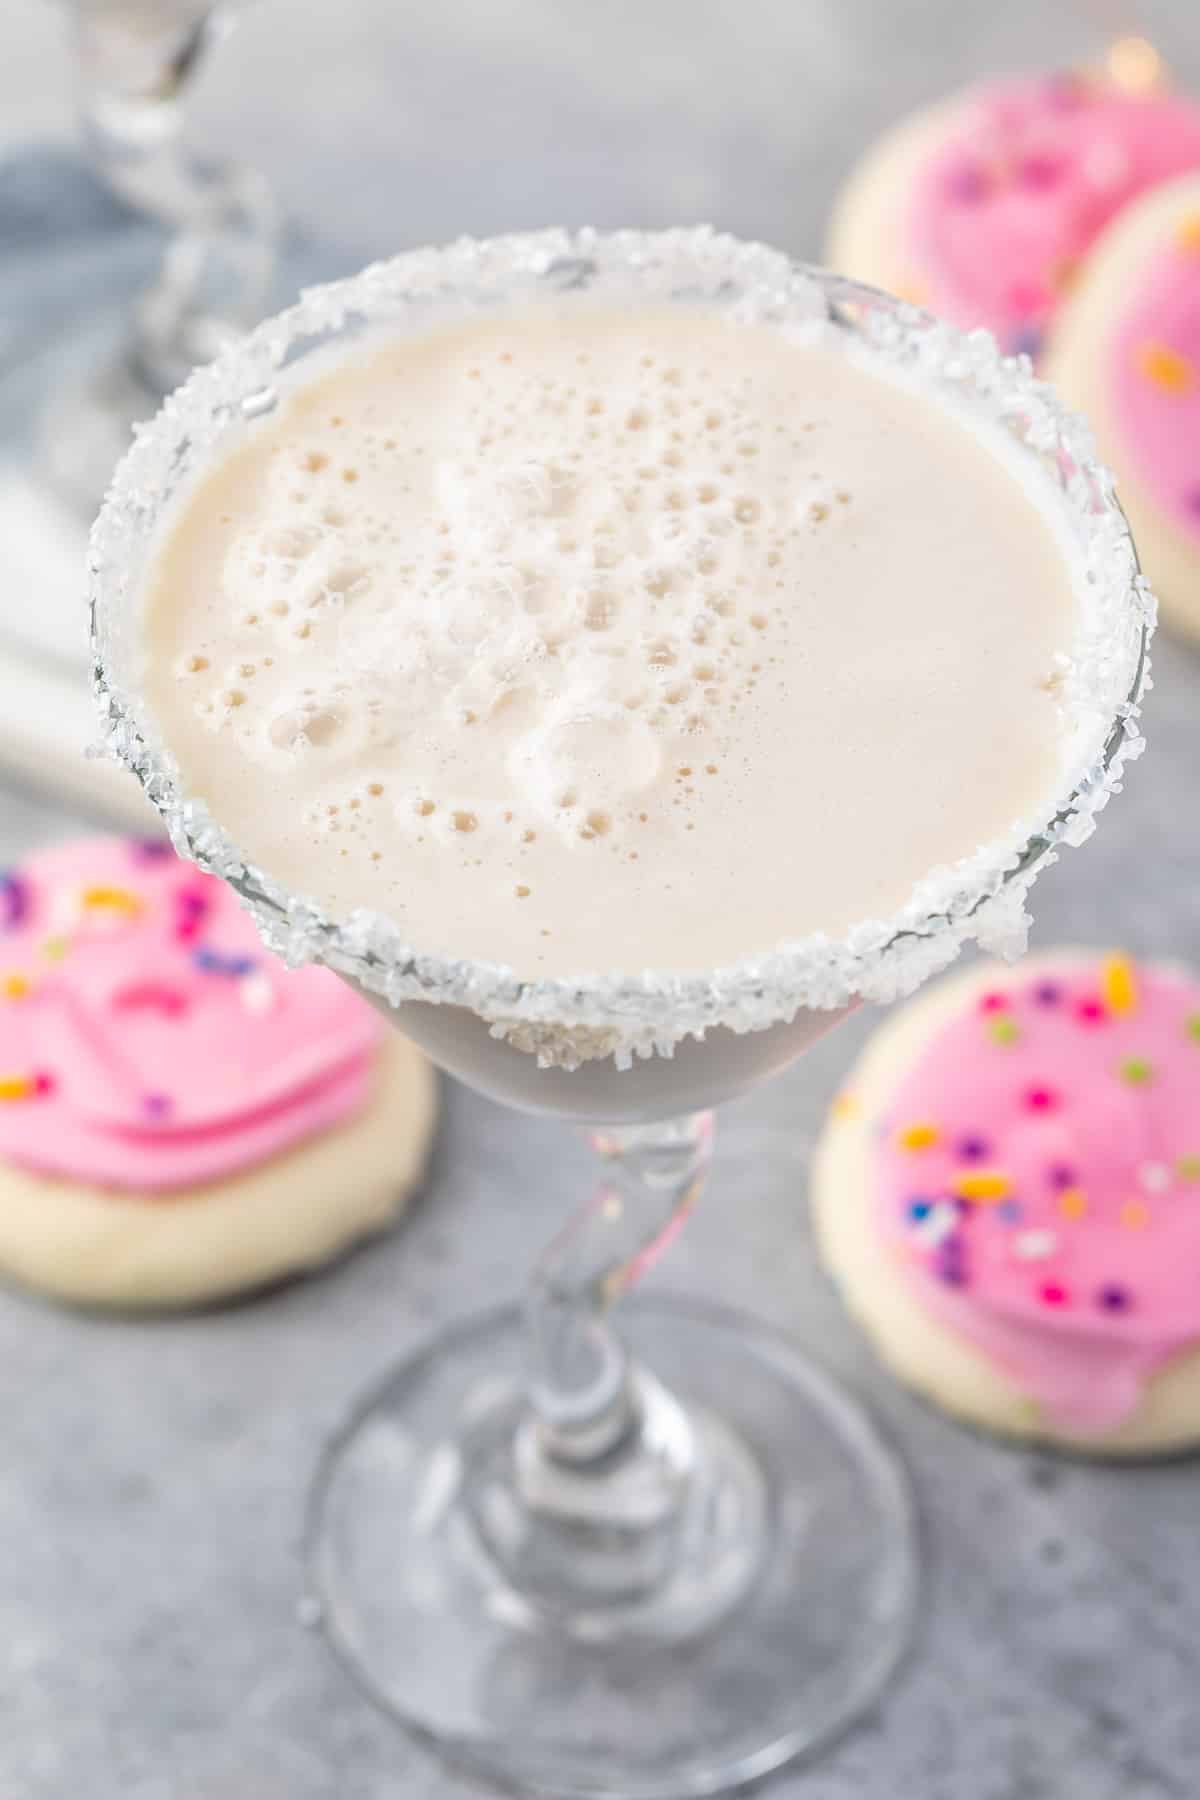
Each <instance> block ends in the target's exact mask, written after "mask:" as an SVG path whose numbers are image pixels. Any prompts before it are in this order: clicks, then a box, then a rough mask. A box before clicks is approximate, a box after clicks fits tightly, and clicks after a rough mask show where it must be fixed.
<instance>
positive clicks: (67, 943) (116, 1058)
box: [0, 838, 434, 1306]
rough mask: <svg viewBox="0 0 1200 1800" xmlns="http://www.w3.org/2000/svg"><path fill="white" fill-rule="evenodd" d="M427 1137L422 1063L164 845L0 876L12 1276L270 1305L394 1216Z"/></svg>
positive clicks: (61, 1291) (130, 847)
mask: <svg viewBox="0 0 1200 1800" xmlns="http://www.w3.org/2000/svg"><path fill="white" fill-rule="evenodd" d="M433 1116H434V1091H433V1083H432V1077H431V1074H430V1071H429V1070H428V1068H427V1066H426V1065H425V1063H424V1062H423V1060H422V1059H421V1057H420V1056H419V1055H418V1054H417V1052H416V1051H415V1050H413V1049H412V1048H411V1047H410V1046H409V1045H408V1044H407V1043H406V1042H405V1041H404V1040H403V1039H402V1038H400V1036H399V1035H398V1034H397V1033H390V1034H389V1033H387V1031H386V1028H385V1027H384V1025H383V1024H382V1023H381V1021H380V1020H379V1019H378V1018H377V1017H376V1015H375V1014H374V1013H373V1012H372V1010H371V1009H370V1008H369V1007H368V1006H366V1005H365V1004H364V1003H363V1002H362V1001H361V1000H359V999H357V998H356V997H355V996H354V995H353V994H352V993H351V992H350V991H349V989H348V988H346V987H345V986H343V984H342V983H341V982H339V981H338V979H337V978H336V976H334V975H331V974H330V973H329V972H328V971H326V970H324V969H318V968H309V969H301V970H298V971H295V972H290V971H288V970H286V969H285V968H284V967H283V965H282V964H281V963H279V962H277V961H276V960H275V958H274V957H272V956H270V955H268V954H267V952H266V951H265V950H264V949H263V947H262V945H261V943H260V941H259V939H258V936H257V933H256V932H255V929H254V926H253V923H252V922H251V919H250V917H249V915H248V914H247V913H246V912H244V911H243V910H242V909H241V907H240V906H239V905H238V904H237V901H236V900H235V898H234V896H233V894H232V892H231V891H230V890H229V889H228V888H227V887H226V886H225V885H224V884H223V883H222V882H219V881H216V880H214V879H212V878H211V877H209V876H206V875H202V874H200V873H199V872H198V871H197V870H195V869H193V868H192V867H191V866H190V865H188V864H186V863H181V862H180V861H178V859H177V858H176V857H175V855H174V853H173V852H172V851H171V850H170V849H169V848H167V847H166V846H165V845H162V844H158V843H143V842H138V841H136V840H129V839H121V838H93V839H85V840H83V841H82V842H76V843H71V844H63V845H59V846H57V847H56V848H54V849H51V850H45V851H42V852H40V853H39V854H37V855H36V856H33V857H31V858H30V860H29V861H28V862H27V863H26V864H25V865H24V866H23V867H22V868H20V869H17V870H14V871H12V872H10V873H8V874H5V875H2V876H0V1269H2V1270H3V1271H4V1272H6V1273H8V1274H10V1275H13V1276H16V1277H17V1278H18V1279H20V1280H22V1281H25V1282H27V1283H28V1284H29V1285H30V1286H33V1287H38V1288H42V1289H44V1290H45V1291H47V1292H49V1293H53V1294H56V1295H59V1296H61V1297H63V1298H65V1299H72V1300H79V1301H84V1302H88V1303H93V1304H106V1305H121V1306H166V1305H173V1304H175V1305H179V1304H188V1303H192V1302H195V1301H199V1300H207V1299H213V1298H215V1297H217V1296H221V1295H227V1294H231V1293H234V1292H236V1291H239V1290H244V1289H247V1288H253V1287H257V1286H260V1285H261V1284H263V1283H264V1282H267V1281H270V1280H273V1279H275V1278H277V1277H279V1276H282V1275H285V1274H289V1273H292V1272H294V1271H296V1270H298V1269H302V1268H306V1267H309V1266H311V1265H312V1264H314V1263H317V1262H319V1261H321V1260H322V1259H323V1258H325V1257H327V1256H329V1255H331V1254H333V1253H334V1252H335V1251H337V1250H339V1249H341V1248H342V1247H343V1246H344V1245H346V1244H348V1243H349V1242H351V1241H352V1240H353V1239H354V1238H355V1237H357V1236H359V1235H360V1234H362V1233H363V1232H365V1231H369V1230H372V1229H375V1228H378V1227H379V1226H381V1225H382V1224H383V1223H385V1222H386V1221H387V1220H388V1219H389V1218H390V1217H392V1216H393V1215H394V1214H395V1213H396V1212H397V1211H398V1210H399V1209H400V1206H401V1204H402V1202H403V1200H404V1198H405V1196H406V1194H407V1192H408V1190H409V1189H410V1187H411V1185H412V1183H413V1182H414V1181H415V1179H416V1177H417V1175H418V1174H419V1172H420V1169H421V1167H422V1164H423V1161H424V1155H425V1150H426V1146H427V1144H428V1140H429V1136H430V1131H431V1127H432V1123H433Z"/></svg>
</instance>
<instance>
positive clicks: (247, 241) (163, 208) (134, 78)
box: [41, 0, 278, 517]
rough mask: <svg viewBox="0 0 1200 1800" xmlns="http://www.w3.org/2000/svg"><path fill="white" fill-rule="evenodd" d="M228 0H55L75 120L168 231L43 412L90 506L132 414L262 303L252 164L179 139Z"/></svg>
mask: <svg viewBox="0 0 1200 1800" xmlns="http://www.w3.org/2000/svg"><path fill="white" fill-rule="evenodd" d="M236 3H237V0H233V3H232V4H231V3H230V0H224V3H220V4H219V3H218V0H65V4H66V6H67V9H68V12H69V15H70V25H71V32H72V37H73V40H74V52H75V64H76V71H77V76H78V82H79V89H80V121H81V126H82V132H83V140H84V146H85V149H86V151H87V155H88V158H89V161H90V162H91V165H92V167H93V168H94V169H95V171H96V173H97V174H98V175H99V176H100V177H101V179H102V180H103V181H104V183H105V185H106V186H107V187H108V188H109V189H110V190H111V191H112V192H113V193H114V194H115V195H117V197H118V198H119V199H121V200H124V201H125V202H126V203H127V204H129V205H130V206H132V207H133V208H134V209H135V210H136V211H137V212H139V213H141V214H143V215H145V216H146V217H147V218H149V219H151V220H156V221H158V222H160V223H161V224H163V225H165V226H166V228H167V230H168V232H169V234H170V235H169V241H168V243H167V248H166V252H165V254H164V256H163V260H162V263H161V266H160V268H159V270H158V272H157V274H156V275H155V277H154V279H153V281H152V282H151V283H150V285H149V286H148V287H147V288H146V289H145V291H144V292H143V293H142V294H141V295H140V297H139V298H138V300H137V301H136V303H135V304H134V306H133V307H132V309H131V311H130V314H129V316H128V318H123V319H122V320H121V323H120V328H119V333H118V338H117V341H116V342H115V343H114V342H112V341H111V339H112V335H113V334H112V330H111V326H106V330H107V333H108V335H107V337H106V338H105V339H104V340H103V343H102V346H101V347H100V348H97V345H96V344H93V345H92V346H91V348H90V352H89V354H88V355H86V356H85V357H84V358H83V367H82V370H81V371H80V370H77V371H76V372H75V373H72V372H71V371H70V370H68V371H67V372H66V374H65V376H64V377H63V378H62V380H61V382H60V384H59V389H58V392H57V393H56V394H55V396H54V398H53V399H52V401H51V403H50V404H49V406H48V407H47V409H46V411H45V414H44V416H43V419H42V422H41V460H42V464H43V466H44V468H45V470H46V472H47V474H48V475H49V477H50V479H51V482H52V484H53V486H54V487H55V489H56V490H57V492H58V493H59V494H60V495H61V496H62V497H63V498H65V499H66V500H67V501H68V502H70V503H71V504H72V505H74V506H75V507H77V508H78V509H79V510H80V511H82V512H83V513H84V514H85V515H87V516H89V517H90V515H91V514H92V512H93V511H94V510H95V507H96V506H97V504H98V503H99V500H100V497H101V496H102V494H103V493H104V490H105V488H106V487H107V485H108V482H109V479H110V478H111V475H112V472H113V469H114V468H115V466H116V464H117V462H118V460H119V459H120V457H121V456H122V455H123V454H124V452H125V450H126V449H127V447H128V445H129V440H130V437H131V436H132V432H133V427H134V425H135V424H136V423H137V422H138V421H140V420H142V419H145V418H147V417H149V415H150V414H151V413H153V412H155V411H156V410H157V408H158V406H159V405H160V403H161V401H162V398H163V396H164V395H165V394H168V393H170V391H171V390H172V388H175V387H177V386H178V385H179V383H180V382H181V381H183V380H184V379H185V377H186V376H187V375H188V374H189V373H190V371H191V370H192V368H193V367H194V366H195V365H196V364H197V363H200V362H207V361H208V359H209V358H210V357H211V356H213V355H215V353H216V351H217V350H218V349H219V348H220V346H221V345H222V344H223V343H225V342H227V341H228V340H229V338H230V337H232V336H236V335H237V334H238V333H239V332H241V331H244V330H245V329H246V328H247V327H248V326H250V325H252V324H254V323H255V321H256V320H257V319H259V318H260V317H261V316H262V310H263V306H264V303H265V301H266V298H267V294H268V291H269V289H270V285H271V279H272V276H273V274H274V271H275V265H276V252H277V243H278V219H277V214H276V209H275V205H274V202H273V200H272V198H271V195H270V191H269V189H268V187H267V184H266V182H265V181H264V180H263V179H262V177H261V176H259V175H258V174H257V173H256V172H255V171H253V170H251V169H246V168H240V167H237V166H235V165H233V164H227V163H220V162H217V161H213V160H211V159H205V158H200V157H196V156H193V155H191V154H190V153H189V152H187V151H186V150H185V148H184V146H183V143H182V130H183V124H184V114H185V110H186V105H187V100H188V97H189V95H190V92H191V89H192V86H193V84H194V81H195V77H196V74H197V71H198V70H199V68H200V67H201V66H202V65H203V63H204V61H205V59H206V56H207V53H208V51H209V49H210V48H211V46H212V45H213V43H214V42H215V41H216V39H217V38H218V37H219V36H220V35H221V33H222V32H223V31H224V30H225V29H226V28H227V27H228V26H229V25H230V24H231V23H232V18H233V8H234V4H236Z"/></svg>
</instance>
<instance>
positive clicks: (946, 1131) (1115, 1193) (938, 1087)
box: [813, 951, 1200, 1456]
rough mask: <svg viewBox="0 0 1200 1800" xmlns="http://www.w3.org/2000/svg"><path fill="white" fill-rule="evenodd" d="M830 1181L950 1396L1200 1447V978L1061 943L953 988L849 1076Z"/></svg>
mask: <svg viewBox="0 0 1200 1800" xmlns="http://www.w3.org/2000/svg"><path fill="white" fill-rule="evenodd" d="M813 1198H814V1209H815V1216H816V1221H817V1228H818V1233H819V1237H820V1241H821V1245H822V1250H823V1253H824V1256H825V1259H826V1261H827V1263H828V1266H829V1268H830V1270H831V1271H832V1273H833V1275H834V1277H835V1279H836V1280H837V1282H838V1284H839V1286H840V1288H841V1290H842V1293H843V1295H844V1297H845V1300H846V1303H847V1305H848V1306H849V1307H850V1309H851V1311H852V1312H853V1313H854V1314H855V1316H856V1317H857V1318H858V1320H859V1321H860V1323H861V1324H862V1325H863V1326H864V1328H865V1329H866V1330H867V1332H868V1333H869V1334H870V1335H871V1337H872V1338H873V1339H874V1341H875V1343H876V1345H877V1347H878V1349H879V1351H880V1353H881V1354H882V1356H883V1357H884V1359H885V1360H886V1361H887V1362H888V1363H889V1364H890V1365H891V1367H892V1368H893V1369H894V1370H895V1372H896V1373H897V1374H898V1375H899V1376H900V1377H901V1378H902V1379H903V1380H905V1381H907V1382H909V1383H910V1384H911V1385H912V1386H913V1387H915V1388H918V1389H919V1390H920V1391H921V1392H923V1393H925V1394H926V1395H928V1396H929V1398H931V1399H933V1400H935V1401H937V1402H938V1403H939V1404H940V1405H942V1406H944V1407H946V1408H947V1409H948V1410H949V1411H951V1412H953V1413H955V1414H958V1415H959V1416H961V1417H963V1418H965V1419H969V1420H971V1421H973V1422H974V1423H976V1424H978V1425H982V1426H986V1427H987V1428H989V1429H991V1430H994V1431H1000V1432H1007V1433H1011V1434H1014V1435H1018V1436H1022V1437H1030V1438H1041V1439H1047V1440H1053V1441H1057V1442H1060V1443H1064V1444H1069V1445H1073V1446H1076V1447H1083V1448H1086V1449H1088V1450H1091V1451H1094V1452H1098V1453H1101V1454H1105V1455H1113V1456H1136V1455H1151V1454H1155V1453H1160V1452H1167V1451H1174V1450H1179V1449H1182V1448H1185V1447H1189V1446H1192V1445H1195V1444H1200V1282H1198V1281H1197V1278H1196V1271H1197V1269H1200V982H1197V981H1195V980H1193V979H1191V978H1190V977H1188V976H1187V975H1184V974H1182V973H1180V972H1179V971H1177V970H1173V969H1167V968H1160V967H1154V966H1152V965H1149V964H1145V965H1141V966H1137V965H1135V964H1134V963H1133V962H1132V961H1131V960H1130V959H1129V958H1127V957H1123V956H1110V957H1099V956H1096V955H1093V954H1089V953H1086V952H1082V951H1062V952H1057V953H1052V954H1050V955H1047V956H1043V957H1040V958H1037V959H1031V960H1030V961H1029V962H1026V963H1023V964H1021V965H1019V966H1018V967H1017V968H1015V969H1008V968H1005V967H1001V966H995V965H988V966H985V967H983V968H979V967H975V968H972V969H970V970H969V971H967V972H966V973H965V974H962V975H959V976H957V977H955V978H953V979H951V980H948V981H945V982H942V983H939V984H936V985H935V986H934V987H933V988H932V989H931V990H926V992H925V993H923V994H922V995H921V996H920V997H918V998H917V999H916V1000H913V1001H910V1002H909V1003H908V1005H906V1006H903V1007H901V1008H900V1009H899V1010H898V1011H897V1012H896V1013H895V1014H893V1016H892V1017H891V1018H890V1019H889V1020H888V1021H887V1023H886V1024H884V1025H883V1026H882V1027H881V1029H880V1030H879V1031H878V1032H876V1034H875V1036H874V1037H873V1038H872V1039H871V1041H870V1043H869V1044H868V1046H867V1048H866V1051H865V1052H864V1053H863V1055H862V1057H861V1058H860V1060H859V1062H858V1064H857V1066H856V1067H855V1068H854V1069H853V1070H852V1071H851V1073H850V1076H849V1078H848V1080H847V1083H846V1087H845V1089H844V1091H843V1093H842V1094H841V1096H840V1097H839V1099H838V1101H837V1102H835V1105H834V1108H833V1111H832V1115H831V1117H830V1120H829V1123H828V1125H827V1127H826V1130H825V1133H824V1135H823V1138H822V1141H821V1144H820V1147H819V1150H818V1154H817V1158H816V1163H815V1167H814V1177H813Z"/></svg>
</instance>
